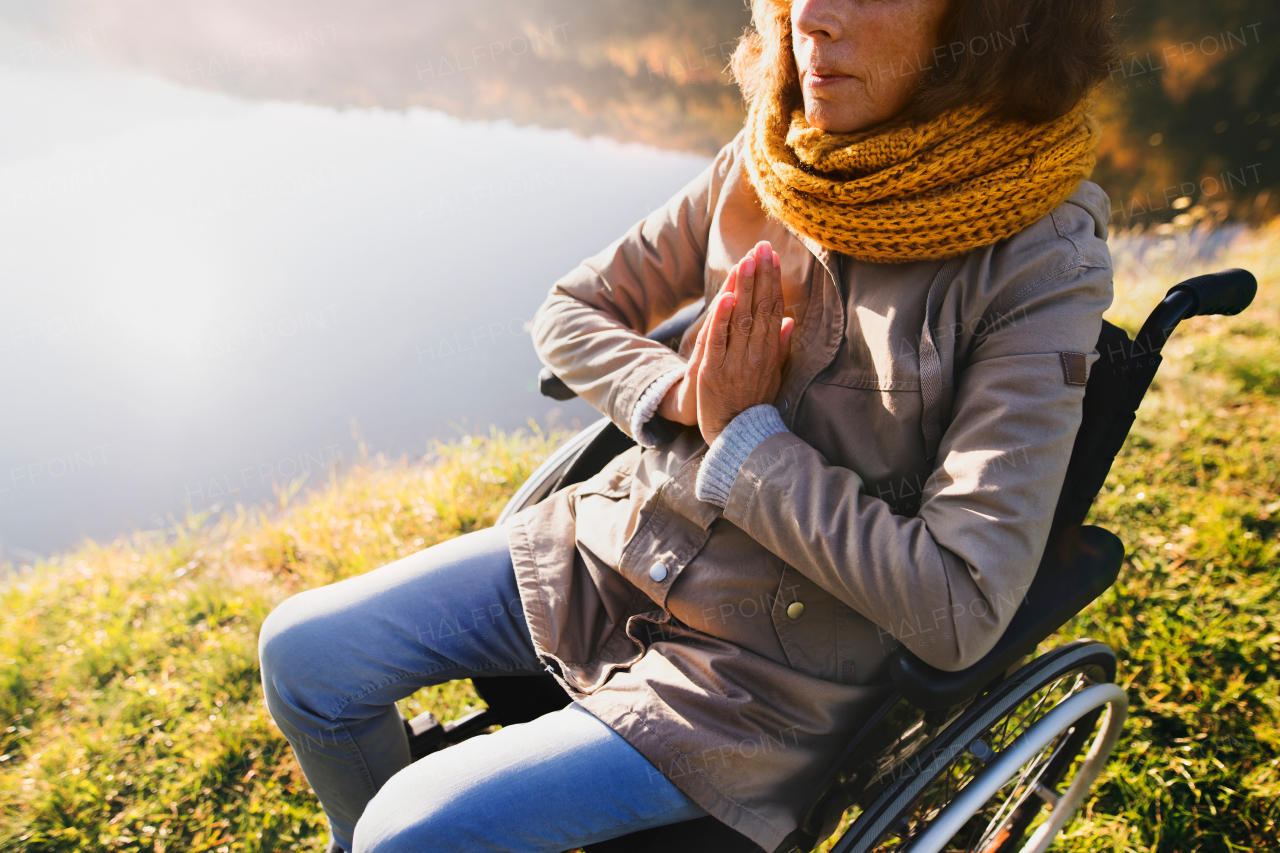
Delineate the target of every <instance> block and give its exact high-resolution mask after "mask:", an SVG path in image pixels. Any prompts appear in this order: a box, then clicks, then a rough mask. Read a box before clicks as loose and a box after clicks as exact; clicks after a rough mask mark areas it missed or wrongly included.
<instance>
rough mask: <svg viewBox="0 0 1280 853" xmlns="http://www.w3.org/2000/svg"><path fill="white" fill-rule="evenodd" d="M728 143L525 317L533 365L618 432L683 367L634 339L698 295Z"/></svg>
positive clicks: (628, 429) (730, 152)
mask: <svg viewBox="0 0 1280 853" xmlns="http://www.w3.org/2000/svg"><path fill="white" fill-rule="evenodd" d="M736 143H737V140H735V141H734V142H731V143H729V144H728V145H726V146H725V147H724V148H723V149H722V150H721V151H720V154H719V155H718V156H717V157H716V159H715V160H714V161H712V163H711V164H710V165H709V166H708V167H707V168H706V170H704V171H703V172H702V174H700V175H699V176H698V177H696V178H695V179H694V180H693V181H691V182H690V183H689V184H688V185H687V186H686V187H685V188H684V189H682V190H681V191H680V192H678V193H677V194H676V195H675V196H674V197H673V198H672V199H671V200H670V201H668V202H667V203H666V204H665V205H664V206H663V207H661V208H659V209H658V210H656V211H654V212H653V213H652V214H651V215H649V216H647V217H646V218H645V219H643V220H641V221H640V222H638V223H637V224H635V225H634V226H632V227H631V228H630V229H629V230H628V231H627V233H626V234H624V235H623V236H622V237H620V238H618V239H617V240H615V241H614V242H613V243H612V244H610V245H609V246H608V247H606V248H605V249H604V250H603V251H601V252H600V253H599V254H597V255H595V256H594V257H591V258H588V259H587V260H585V261H583V262H582V263H581V264H579V265H578V267H577V268H576V269H574V270H573V271H572V272H570V273H569V274H568V275H566V276H565V277H564V278H562V279H560V280H559V281H557V282H556V283H555V284H554V285H553V286H552V288H551V293H550V295H548V297H547V300H546V302H544V303H543V304H542V307H541V308H539V309H538V312H537V314H536V315H535V316H534V321H533V343H534V348H535V349H536V351H537V353H538V357H539V358H540V359H542V362H543V364H545V365H546V366H547V367H549V368H550V369H551V371H552V372H553V373H555V375H556V376H558V377H560V379H561V380H562V381H563V382H564V383H565V385H567V386H569V388H571V389H572V390H573V391H574V392H576V393H577V394H578V395H579V396H580V397H582V398H583V399H584V400H586V401H587V402H588V403H590V404H591V405H592V406H593V407H595V408H596V409H597V410H599V411H601V412H603V413H604V414H605V415H606V416H608V417H609V418H610V419H611V420H612V421H613V422H614V423H615V424H617V425H618V427H619V428H620V429H622V430H623V432H625V433H627V434H628V435H632V429H633V424H632V414H633V412H634V411H635V408H636V403H637V401H638V400H639V399H640V397H641V395H642V394H643V393H644V391H645V389H646V388H648V387H649V386H650V385H651V384H652V383H653V382H654V381H655V380H658V379H661V378H663V377H667V376H669V375H670V374H672V373H673V372H674V371H676V370H683V369H684V365H685V361H684V359H683V358H681V357H680V356H678V355H676V354H675V353H674V352H672V351H671V350H669V349H667V348H666V347H665V346H663V345H662V344H659V343H657V342H655V341H650V340H648V339H647V338H645V337H644V334H645V333H647V332H648V331H649V330H650V329H652V328H654V327H656V326H657V325H658V324H659V323H661V322H662V321H663V320H666V319H667V318H668V317H670V316H671V315H672V314H674V313H675V312H676V311H678V310H679V309H680V308H681V307H683V306H684V305H687V304H688V303H690V302H692V301H694V300H695V299H698V298H699V297H701V296H702V295H703V291H704V281H705V267H706V255H707V242H708V239H709V236H710V231H711V221H712V216H713V213H714V211H715V207H716V201H717V198H718V197H719V193H720V189H721V187H722V186H723V184H724V179H725V176H726V175H727V174H728V172H729V170H730V169H731V168H733V164H734V160H735V157H736V154H735V145H736ZM632 437H635V436H632Z"/></svg>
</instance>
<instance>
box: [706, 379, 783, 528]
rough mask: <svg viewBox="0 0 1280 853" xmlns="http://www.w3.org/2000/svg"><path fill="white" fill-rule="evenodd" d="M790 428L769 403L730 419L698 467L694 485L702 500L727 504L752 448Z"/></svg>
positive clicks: (716, 503)
mask: <svg viewBox="0 0 1280 853" xmlns="http://www.w3.org/2000/svg"><path fill="white" fill-rule="evenodd" d="M786 431H787V427H786V424H784V423H783V422H782V416H781V415H779V414H778V410H777V409H775V408H774V407H773V406H771V405H769V404H768V403H761V404H760V405H759V406H752V407H751V408H750V409H747V410H746V411H745V412H743V413H742V414H740V415H738V416H737V417H736V418H734V419H733V420H732V421H730V422H729V425H728V426H727V427H725V428H724V432H722V433H720V435H719V436H718V437H717V438H716V440H715V441H714V442H713V443H712V445H711V449H710V450H708V451H707V455H706V458H704V459H703V460H702V467H701V468H699V469H698V482H697V484H696V485H695V486H694V494H695V495H696V496H697V498H698V500H700V501H706V502H707V503H713V504H715V505H716V506H727V505H728V503H729V490H730V489H732V488H733V481H734V480H736V479H737V478H738V471H739V470H740V469H741V468H742V463H744V462H746V461H747V457H748V456H750V455H751V451H753V450H755V449H756V446H757V445H759V444H760V442H762V441H764V440H765V439H766V438H768V437H769V436H771V435H776V434H777V433H780V432H786Z"/></svg>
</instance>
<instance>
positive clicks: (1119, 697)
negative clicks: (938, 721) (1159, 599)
mask: <svg viewBox="0 0 1280 853" xmlns="http://www.w3.org/2000/svg"><path fill="white" fill-rule="evenodd" d="M1114 677H1115V655H1114V654H1113V653H1112V651H1111V650H1110V649H1109V648H1107V647H1106V646H1105V645H1103V644H1101V643H1096V642H1090V641H1086V642H1080V643H1072V644H1069V645H1066V646H1063V647H1061V648H1058V649H1055V650H1054V651H1052V652H1050V653H1049V654H1047V655H1044V656H1043V657H1041V658H1038V659H1036V660H1033V661H1031V662H1030V663H1028V664H1027V665H1026V666H1024V667H1023V668H1022V669H1020V670H1018V671H1017V672H1015V673H1014V674H1013V675H1011V676H1010V677H1008V678H1006V679H1005V680H1004V681H1002V682H1000V683H999V684H998V685H996V686H995V687H994V688H992V689H991V690H990V691H989V692H988V693H986V694H985V695H984V696H982V697H980V698H979V699H978V700H976V701H975V702H974V704H973V706H972V707H971V708H970V709H968V710H967V711H965V713H964V714H963V715H962V716H961V717H960V718H959V719H957V720H956V721H955V722H954V723H952V724H951V725H950V726H948V727H947V728H946V729H945V730H944V731H943V732H942V733H941V734H939V735H938V736H937V737H936V738H935V739H934V740H933V741H931V742H930V743H929V745H928V746H927V747H926V748H924V749H923V750H921V752H920V754H918V755H916V756H913V757H912V758H911V759H910V760H909V762H908V766H906V767H902V766H899V767H896V768H894V769H893V771H892V778H890V779H889V780H887V781H885V780H881V784H882V785H883V787H882V789H881V791H880V793H879V794H878V795H877V796H876V797H875V799H874V801H873V802H872V803H871V804H870V805H868V806H867V807H866V808H865V809H864V810H863V812H862V813H861V814H860V815H859V816H858V819H857V820H856V821H855V822H854V824H853V825H852V826H851V827H850V828H849V830H848V831H847V832H846V833H845V835H844V836H843V837H842V838H841V839H840V840H839V841H838V842H837V843H836V845H835V846H834V847H833V848H832V853H864V851H871V850H880V851H904V853H905V852H906V851H909V853H937V851H944V850H945V851H957V853H958V851H970V853H1013V851H1017V850H1022V851H1023V853H1033V851H1034V853H1040V851H1043V850H1045V849H1047V848H1048V846H1049V844H1050V843H1051V842H1052V840H1053V838H1054V837H1055V836H1056V835H1057V834H1058V832H1059V831H1060V830H1061V829H1062V827H1063V826H1064V825H1065V824H1066V821H1067V819H1068V818H1070V816H1071V814H1072V813H1073V812H1074V811H1075V809H1076V807H1077V806H1078V805H1079V804H1080V802H1081V801H1082V800H1083V799H1084V796H1085V795H1086V794H1087V793H1088V791H1089V788H1090V787H1091V786H1092V785H1093V782H1094V780H1095V779H1096V778H1097V776H1098V774H1099V773H1101V771H1102V768H1103V766H1104V765H1105V764H1106V762H1107V759H1108V757H1109V756H1110V754H1111V750H1112V748H1113V747H1114V746H1115V743H1116V740H1117V739H1118V738H1119V735H1120V729H1121V726H1122V725H1123V724H1124V718H1125V713H1126V711H1127V708H1128V700H1127V697H1126V696H1125V693H1124V691H1123V690H1121V689H1120V688H1119V687H1118V686H1116V685H1115V684H1114V683H1112V680H1113V678H1114ZM1095 729H1097V734H1096V735H1095V736H1094V738H1093V741H1092V744H1089V745H1088V747H1089V748H1088V752H1087V754H1084V755H1082V753H1083V752H1084V750H1085V747H1086V745H1087V744H1086V742H1087V741H1088V740H1089V737H1090V735H1091V734H1094V730H1095ZM1046 807H1047V809H1046ZM1028 832H1030V833H1031V837H1030V838H1029V839H1028V840H1027V841H1026V843H1025V845H1023V838H1024V837H1025V836H1026V835H1027V833H1028Z"/></svg>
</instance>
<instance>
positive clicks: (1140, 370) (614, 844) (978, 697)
mask: <svg viewBox="0 0 1280 853" xmlns="http://www.w3.org/2000/svg"><path fill="white" fill-rule="evenodd" d="M1256 292H1257V281H1256V280H1255V278H1254V277H1253V275H1252V274H1251V273H1249V272H1247V271H1245V270H1226V271H1223V272H1219V273H1214V274H1211V275H1204V276H1199V277H1197V278H1193V279H1190V280H1188V281H1185V282H1182V283H1181V284H1178V285H1176V286H1174V287H1173V288H1172V289H1170V290H1169V291H1168V294H1167V295H1166V296H1165V298H1164V299H1163V300H1162V301H1161V302H1160V304H1159V305H1157V306H1156V308H1155V309H1154V310H1153V311H1152V312H1151V314H1150V316H1149V317H1148V318H1147V320H1146V322H1145V323H1144V324H1143V326H1142V328H1141V330H1140V331H1139V332H1138V334H1137V336H1136V337H1135V338H1134V339H1133V340H1130V339H1129V337H1128V335H1127V334H1126V333H1125V332H1124V331H1122V330H1121V329H1119V328H1117V327H1116V326H1113V325H1112V324H1110V323H1107V322H1105V321H1104V322H1103V324H1102V331H1101V334H1100V336H1099V339H1098V344H1097V350H1098V352H1099V354H1100V356H1101V358H1100V359H1099V360H1098V361H1097V362H1096V363H1095V364H1094V366H1093V369H1092V372H1091V373H1090V375H1089V377H1088V380H1087V383H1086V387H1085V396H1084V403H1083V416H1082V420H1081V424H1080V429H1079V431H1078V433H1077V435H1076V440H1075V445H1074V447H1073V449H1072V454H1071V459H1070V463H1069V465H1068V469H1067V474H1066V478H1065V480H1064V482H1063V488H1062V491H1061V492H1060V495H1059V499H1058V503H1057V508H1056V511H1055V515H1054V520H1053V526H1052V527H1051V532H1050V535H1049V539H1048V544H1047V545H1046V548H1045V551H1044V555H1043V557H1042V559H1041V562H1040V565H1039V567H1038V569H1037V571H1036V575H1035V578H1034V581H1033V583H1032V585H1031V587H1030V588H1029V589H1028V591H1027V594H1026V596H1025V598H1024V599H1023V601H1022V602H1021V604H1020V605H1019V608H1018V610H1017V611H1016V613H1015V615H1014V617H1013V620H1012V622H1011V623H1010V625H1009V627H1008V629H1007V630H1006V631H1005V633H1004V635H1003V636H1002V637H1001V638H1000V640H999V642H997V643H996V645H995V647H994V648H992V649H991V651H990V652H988V653H987V654H986V655H985V656H984V657H983V658H982V659H981V660H979V661H978V662H977V663H975V664H974V665H973V666H971V667H969V668H968V669H965V670H963V671H960V672H944V671H941V670H938V669H935V668H933V667H931V666H929V665H927V664H925V663H924V662H922V661H921V660H919V659H918V658H917V657H916V656H915V655H913V654H911V652H909V651H907V650H906V649H905V648H899V649H898V650H897V651H896V652H895V656H894V658H893V660H892V661H891V664H890V667H889V673H890V678H891V683H892V690H891V692H890V694H889V695H888V697H887V698H886V699H885V701H884V702H883V704H882V705H881V706H880V707H879V708H878V709H877V710H876V711H875V712H874V713H873V714H872V715H871V717H870V718H869V719H868V720H867V721H866V722H865V723H864V725H863V726H862V728H861V730H860V731H858V733H857V734H856V735H855V736H854V737H853V738H852V739H851V740H850V741H849V742H848V744H847V745H846V746H845V747H844V749H843V750H842V751H841V752H840V754H838V755H832V757H831V764H830V767H829V770H828V771H827V772H826V776H825V778H824V779H823V781H822V783H821V784H819V785H817V786H816V787H815V789H814V792H813V798H812V805H811V806H810V807H809V809H808V811H807V812H806V814H805V816H804V819H803V820H802V821H801V824H800V826H799V828H798V829H797V830H796V831H795V832H793V833H792V834H791V836H789V837H788V838H787V839H786V840H785V841H784V842H783V844H782V845H781V846H780V847H779V848H778V850H777V853H806V851H810V850H813V849H814V848H815V847H817V846H818V845H819V844H821V843H823V842H824V841H826V840H827V839H829V838H830V837H831V836H833V835H834V834H835V832H836V831H837V830H838V829H839V828H840V826H841V825H842V819H843V818H845V816H846V813H848V814H850V815H852V816H853V819H852V822H851V823H848V825H847V827H846V828H844V830H843V832H842V834H841V835H840V837H839V839H838V840H836V841H835V843H834V846H833V847H832V848H831V849H832V850H833V853H863V851H871V850H883V851H890V850H892V851H910V853H936V851H943V850H947V851H973V853H1012V851H1014V850H1021V851H1023V853H1033V851H1034V853H1039V851H1044V850H1046V849H1047V848H1048V847H1049V845H1050V843H1051V842H1052V841H1053V839H1054V837H1055V836H1056V835H1057V834H1058V833H1059V831H1061V830H1062V828H1063V827H1064V826H1065V824H1066V822H1067V820H1068V819H1069V818H1070V817H1071V815H1072V813H1073V812H1074V811H1075V809H1076V807H1077V806H1079V804H1080V803H1081V801H1082V800H1083V799H1084V797H1085V796H1086V795H1087V794H1088V792H1089V789H1090V787H1091V786H1092V785H1093V782H1094V781H1095V780H1096V779H1097V777H1098V775H1099V774H1100V773H1101V772H1102V769H1103V767H1104V765H1105V764H1106V762H1107V760H1108V758H1109V757H1110V755H1111V751H1112V749H1113V748H1114V746H1115V744H1116V742H1117V740H1118V739H1119V737H1120V731H1121V728H1122V726H1123V724H1124V720H1125V715H1126V712H1127V708H1128V699H1127V697H1126V694H1125V692H1124V691H1123V690H1122V689H1121V688H1120V687H1119V686H1118V685H1117V684H1116V683H1115V676H1116V655H1115V653H1114V652H1113V651H1112V650H1111V649H1110V648H1108V647H1107V646H1106V645H1105V644H1103V643H1100V642H1096V641H1092V640H1079V641H1075V642H1071V643H1067V644H1065V645H1061V646H1059V647H1057V648H1055V649H1053V650H1051V651H1049V652H1048V653H1046V654H1043V655H1040V656H1039V657H1035V658H1034V659H1030V660H1028V658H1029V657H1030V656H1031V655H1032V654H1034V652H1035V650H1036V648H1037V647H1038V646H1039V645H1040V643H1041V642H1042V641H1044V640H1045V639H1046V638H1048V637H1049V636H1050V635H1051V634H1053V632H1054V631H1056V630H1057V629H1058V628H1060V627H1061V626H1062V625H1063V624H1065V623H1066V622H1067V621H1068V620H1069V619H1071V618H1072V617H1073V616H1075V615H1076V614H1077V613H1079V612H1080V611H1081V610H1083V609H1084V608H1085V607H1086V606H1087V605H1088V604H1089V603H1090V602H1092V601H1093V600H1094V599H1095V598H1097V597H1098V596H1099V595H1100V594H1101V593H1102V592H1103V591H1104V590H1106V589H1107V588H1108V587H1109V586H1111V584H1112V583H1113V582H1114V581H1115V580H1116V578H1117V576H1118V574H1119V572H1120V566H1121V564H1122V563H1123V561H1124V557H1125V550H1124V545H1123V544H1122V543H1121V541H1120V540H1119V538H1117V537H1116V536H1115V534H1113V533H1111V532H1109V531H1107V530H1104V529H1102V528H1100V527H1094V526H1087V525H1084V524H1083V522H1084V519H1085V516H1086V515H1087V513H1088V511H1089V508H1090V506H1091V505H1092V503H1093V501H1094V498H1095V497H1096V496H1097V494H1098V492H1099V491H1100V490H1101V488H1102V485H1103V482H1104V481H1105V480H1106V477H1107V474H1108V472H1109V471H1110V469H1111V465H1112V463H1113V461H1114V460H1115V456H1116V454H1117V452H1118V451H1119V450H1120V447H1121V445H1123V443H1124V441H1125V438H1126V436H1127V435H1128V433H1129V429H1130V427H1131V426H1132V424H1133V422H1134V418H1135V413H1136V411H1137V408H1138V405H1139V403H1141V402H1142V398H1143V396H1144V394H1145V393H1146V391H1147V389H1148V387H1149V386H1150V384H1151V380H1152V378H1153V377H1154V376H1155V372H1156V369H1157V368H1158V367H1159V365H1160V362H1161V355H1160V352H1161V349H1162V348H1163V346H1164V344H1165V342H1166V341H1167V340H1168V338H1169V336H1170V335H1171V334H1172V333H1173V330H1174V329H1175V328H1176V327H1177V325H1178V323H1180V322H1181V321H1182V320H1184V319H1187V318H1189V317H1194V316H1198V315H1207V314H1223V315H1232V314H1238V313H1239V312H1240V311H1242V310H1244V309H1245V308H1246V307H1247V306H1248V305H1249V304H1250V303H1251V302H1252V301H1253V297H1254V295H1255V294H1256ZM701 308H702V304H701V302H699V303H695V304H694V305H690V306H688V307H686V308H685V309H682V310H681V311H680V312H679V313H677V314H676V315H675V316H674V317H672V318H671V319H669V320H668V321H666V322H665V323H663V324H662V325H660V326H658V327H657V328H656V329H654V330H653V331H652V332H651V333H650V334H649V337H650V338H651V339H653V340H657V341H661V342H663V343H665V344H666V345H668V346H671V347H672V348H675V347H676V346H678V344H679V341H680V337H681V335H682V334H683V332H684V330H685V329H686V328H687V327H688V326H689V324H690V323H691V322H692V321H693V320H694V319H695V318H696V317H697V315H698V314H699V312H700V311H701ZM539 384H540V388H541V391H542V392H543V393H544V394H546V395H547V396H550V397H552V398H555V399H559V400H567V399H570V398H571V397H573V396H574V394H573V392H572V391H571V390H569V389H568V388H567V387H566V386H565V385H564V384H563V383H562V382H561V381H560V380H559V379H557V378H556V377H555V376H553V375H552V374H551V373H550V372H549V371H548V370H545V369H544V370H543V372H542V374H541V375H540V377H539ZM661 425H662V424H655V426H661ZM632 444H633V442H632V440H631V439H630V438H628V437H627V436H626V435H625V434H624V433H623V432H622V431H621V430H619V429H618V428H617V427H616V426H615V425H614V424H613V423H612V422H611V421H609V419H608V418H602V419H601V420H599V421H597V422H595V423H594V424H592V425H591V426H589V427H587V428H586V429H584V430H582V431H581V432H580V433H578V434H577V435H576V436H574V437H573V438H572V439H571V440H569V441H568V442H567V443H566V444H564V445H563V446H562V447H560V448H559V449H558V450H557V451H556V452H555V453H553V454H552V455H551V457H550V458H549V459H547V460H546V462H544V463H543V464H542V466H541V467H540V468H539V469H538V470H537V471H536V472H535V473H534V474H533V476H532V477H530V478H529V480H528V481H526V482H525V483H524V485H523V486H521V488H520V489H519V490H518V491H517V492H516V494H515V495H514V497H512V499H511V501H510V502H509V503H508V504H507V506H506V508H505V510H504V511H503V513H502V515H501V516H500V517H499V520H498V523H499V524H502V523H504V522H505V521H506V520H507V518H509V517H510V516H511V515H512V514H513V513H515V512H518V511H520V510H521V509H523V508H525V507H528V506H531V505H533V504H535V503H537V502H538V501H540V500H542V499H544V498H545V497H547V496H548V495H550V494H551V493H553V492H555V491H558V490H560V489H563V488H565V487H566V486H570V485H572V484H574V483H578V482H581V481H583V480H585V479H587V478H588V477H590V476H592V475H593V474H595V473H596V472H597V471H599V470H600V469H601V468H602V467H603V466H604V465H605V464H606V463H608V462H609V461H610V460H611V459H613V458H614V457H615V456H616V455H617V454H619V453H621V452H623V451H625V450H626V449H628V448H629V447H631V446H632ZM472 681H473V683H474V685H475V688H476V691H477V692H478V693H479V694H480V697H481V698H482V699H483V700H484V701H485V702H486V703H487V705H488V707H487V708H486V709H482V710H479V711H475V712H473V713H471V714H469V715H467V716H465V717H463V718H462V719H460V720H456V721H452V722H447V723H440V722H439V721H438V720H436V719H435V718H434V717H433V716H432V715H431V714H430V713H426V714H422V715H420V716H418V717H417V718H415V719H413V720H406V721H405V726H406V729H407V731H408V734H409V739H410V748H411V751H412V754H413V757H414V759H415V760H416V759H417V758H420V757H422V756H424V755H427V754H429V753H431V752H433V751H435V750H437V749H440V748H443V747H446V746H448V745H450V744H453V743H457V742H458V741H460V740H463V739H465V738H468V737H471V736H473V735H476V734H479V733H482V732H484V731H486V730H487V729H488V728H489V727H491V726H493V725H511V724H515V723H520V722H525V721H528V720H532V719H535V718H536V717H538V716H540V715H541V714H544V713H548V712H550V711H554V710H557V709H559V708H561V707H564V706H565V705H567V704H568V703H569V701H570V700H569V697H568V695H567V694H566V693H565V691H564V689H563V688H562V687H560V685H559V684H558V683H557V682H556V681H555V680H554V679H553V678H552V676H551V675H550V674H547V675H540V676H515V677H489V678H474V679H472ZM760 849H761V848H760V847H759V846H757V845H756V844H755V843H754V842H752V841H751V840H750V839H748V838H746V837H745V836H743V835H741V834H739V833H737V832H736V831H734V830H732V829H731V828H729V827H728V826H726V825H724V824H722V823H720V822H719V821H717V820H716V819H715V818H713V817H704V818H700V819H696V820H691V821H686V822H683V823H677V824H671V825H668V826H663V827H657V828H654V829H649V830H645V831H642V832H638V833H634V834H631V835H628V836H624V837H621V838H616V839H612V840H610V841H606V842H601V843H597V844H593V845H590V846H589V847H586V848H585V850H586V853H641V851H646V853H647V851H652V852H653V853H658V851H663V853H666V851H690V853H739V851H742V853H746V851H759V850H760Z"/></svg>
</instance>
